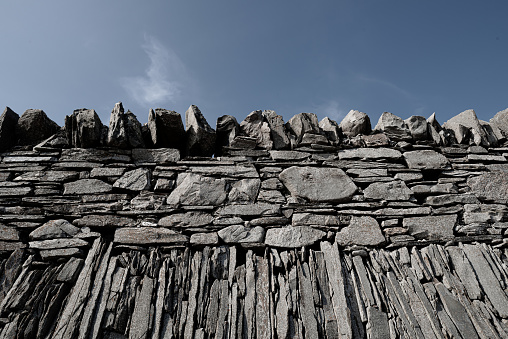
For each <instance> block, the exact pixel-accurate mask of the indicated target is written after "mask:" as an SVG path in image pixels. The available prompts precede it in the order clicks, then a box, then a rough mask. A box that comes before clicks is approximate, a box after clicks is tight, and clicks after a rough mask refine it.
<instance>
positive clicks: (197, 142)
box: [185, 105, 216, 157]
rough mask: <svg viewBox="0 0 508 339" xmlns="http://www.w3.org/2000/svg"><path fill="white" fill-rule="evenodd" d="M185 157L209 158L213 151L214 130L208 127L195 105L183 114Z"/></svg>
mask: <svg viewBox="0 0 508 339" xmlns="http://www.w3.org/2000/svg"><path fill="white" fill-rule="evenodd" d="M185 127H186V134H187V144H186V145H187V148H186V154H187V155H195V156H204V157H211V156H212V155H213V153H214V151H215V138H216V135H215V130H214V129H213V128H212V127H210V125H209V124H208V122H207V121H206V119H205V117H204V116H203V114H201V111H200V110H199V108H198V107H197V106H196V105H191V106H190V107H189V109H188V110H187V111H186V112H185Z"/></svg>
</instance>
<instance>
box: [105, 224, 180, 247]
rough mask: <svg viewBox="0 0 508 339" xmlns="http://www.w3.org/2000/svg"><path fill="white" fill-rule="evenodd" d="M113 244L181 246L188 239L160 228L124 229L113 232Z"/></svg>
mask: <svg viewBox="0 0 508 339" xmlns="http://www.w3.org/2000/svg"><path fill="white" fill-rule="evenodd" d="M113 241H114V242H115V243H120V244H130V245H150V244H181V243H187V242H188V241H189V237H187V236H185V235H183V234H181V233H178V232H175V231H172V230H168V229H166V228H161V227H157V228H156V227H125V228H117V229H116V230H115V236H114V240H113Z"/></svg>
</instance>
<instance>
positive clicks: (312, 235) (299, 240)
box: [265, 226, 326, 248]
mask: <svg viewBox="0 0 508 339" xmlns="http://www.w3.org/2000/svg"><path fill="white" fill-rule="evenodd" d="M325 236H326V233H325V232H323V231H320V230H318V229H315V228H312V227H309V226H287V227H280V228H270V229H268V230H267V231H266V238H265V244H266V245H268V246H274V247H283V248H298V247H302V246H311V245H313V244H314V243H316V242H317V241H319V240H321V239H323V238H324V237H325Z"/></svg>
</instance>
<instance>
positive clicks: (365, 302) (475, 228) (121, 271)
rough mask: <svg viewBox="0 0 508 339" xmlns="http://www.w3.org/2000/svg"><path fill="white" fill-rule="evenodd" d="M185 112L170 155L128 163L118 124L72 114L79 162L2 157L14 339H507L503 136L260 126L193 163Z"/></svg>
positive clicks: (62, 154)
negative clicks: (91, 145) (93, 145)
mask: <svg viewBox="0 0 508 339" xmlns="http://www.w3.org/2000/svg"><path fill="white" fill-rule="evenodd" d="M191 108H192V112H190V113H189V114H191V115H193V118H192V119H195V120H196V121H195V122H191V123H190V124H188V126H191V125H192V126H195V129H194V127H193V129H194V131H193V132H188V134H187V136H186V134H185V133H186V132H185V130H184V129H183V125H180V124H181V118H180V116H179V115H177V114H176V113H175V114H173V113H169V112H168V111H163V110H155V111H154V110H152V111H151V113H150V114H151V115H152V117H151V118H150V123H149V129H148V131H150V136H151V137H152V142H153V144H154V145H155V147H156V148H148V149H146V148H142V147H141V146H136V147H134V145H133V144H130V141H129V140H131V136H137V137H139V135H140V134H138V133H137V132H135V133H134V132H132V131H133V130H132V129H129V127H128V125H129V123H130V122H128V121H127V120H128V119H129V118H126V119H127V120H125V117H124V116H126V115H127V114H125V113H122V109H121V107H119V106H117V107H116V108H115V110H114V112H113V113H114V114H113V115H115V117H114V118H113V121H116V122H115V123H113V124H111V125H110V126H111V129H110V130H109V133H104V129H102V128H101V129H102V130H103V132H101V134H100V137H99V134H98V133H97V130H96V129H95V128H96V127H97V126H101V124H100V121H98V120H97V119H96V118H95V114H94V112H93V111H91V110H78V111H76V112H74V114H73V115H72V116H70V117H68V120H67V121H68V123H67V124H66V131H65V132H66V133H65V135H64V136H63V138H64V139H68V140H67V141H68V142H67V143H61V144H57V143H53V144H51V146H48V145H49V144H45V146H41V145H39V146H36V147H35V148H34V149H33V150H30V147H26V146H25V145H18V146H20V147H17V146H16V147H14V148H10V149H9V150H8V151H5V152H3V153H0V338H16V337H17V338H238V337H241V338H294V337H299V338H304V337H305V338H364V337H367V338H404V337H415V338H416V337H418V338H506V337H508V327H507V326H506V324H507V323H508V306H507V305H508V295H507V292H506V291H507V286H508V269H507V267H508V240H507V239H508V237H507V234H506V232H507V229H508V205H507V203H508V194H507V193H506V192H508V186H507V185H508V161H507V159H506V156H507V154H508V148H506V147H505V145H504V144H499V142H500V140H502V139H501V138H497V139H496V140H497V141H495V143H494V142H493V141H492V140H494V139H493V138H489V132H488V131H489V129H488V128H486V127H485V126H487V127H488V126H491V125H485V124H484V123H483V122H481V123H480V126H482V128H483V131H484V132H485V134H482V133H481V130H479V129H478V125H476V124H469V125H468V124H467V123H466V122H463V123H458V122H457V120H453V121H451V122H449V124H450V125H452V124H455V123H457V124H458V125H460V126H462V127H457V128H458V129H457V130H456V131H458V132H463V133H464V135H466V136H468V137H467V138H469V139H467V138H466V137H464V139H463V140H466V139H467V140H468V142H467V144H451V143H453V142H456V141H457V140H454V138H457V133H458V132H457V133H456V131H448V132H447V130H446V128H442V127H441V126H439V125H438V124H437V121H436V120H435V117H431V118H430V119H429V120H424V119H423V118H421V117H412V118H410V119H408V120H406V121H403V120H401V119H400V120H399V119H396V117H393V116H391V115H385V117H384V118H383V119H380V120H381V121H380V122H381V124H378V128H376V129H377V134H373V135H361V136H359V135H358V134H355V135H352V134H351V135H348V134H347V133H346V131H345V129H344V128H343V127H344V126H346V125H347V124H341V125H340V126H342V127H340V126H338V125H337V124H334V123H333V122H331V121H327V120H325V121H324V122H323V123H318V122H317V119H316V118H315V115H312V114H299V115H298V116H296V117H295V118H294V119H292V120H291V121H290V122H288V123H287V124H284V123H283V121H282V118H280V117H279V116H278V115H276V114H275V112H273V111H255V112H253V113H251V115H249V117H248V119H246V120H245V121H244V122H242V125H241V126H239V125H238V123H237V122H236V119H232V118H229V117H223V118H221V119H220V121H219V122H218V124H217V138H218V139H217V140H218V141H217V144H216V145H211V146H212V148H210V149H211V150H214V149H217V148H216V146H217V145H219V144H220V146H221V148H220V150H221V152H222V156H221V157H215V158H211V157H208V158H207V157H202V156H201V157H196V156H193V155H203V153H200V152H203V149H202V148H201V150H199V151H193V150H191V148H188V147H187V146H188V145H189V144H187V143H188V142H190V141H189V140H191V139H192V140H193V141H192V142H193V145H198V144H200V143H202V142H203V141H204V140H211V139H208V138H209V135H208V136H205V134H206V133H208V132H209V133H211V134H213V133H212V132H211V128H210V127H209V126H208V127H206V126H207V124H206V125H205V123H204V122H203V120H201V118H200V117H199V116H200V113H199V114H198V110H197V108H194V107H191ZM358 113H359V112H358ZM7 114H10V113H7ZM7 114H6V115H7ZM38 114H40V112H39V113H38ZM499 114H501V113H499ZM10 115H11V117H12V114H10ZM80 115H82V119H83V120H79V121H81V122H79V123H78V117H79V116H80ZM353 115H357V116H359V119H360V120H361V114H360V115H358V114H357V113H355V114H353ZM169 117H171V118H175V120H171V119H169ZM473 117H474V116H473V114H472V113H471V112H468V113H467V114H463V117H461V119H466V120H467V121H471V119H472V118H473ZM14 118H15V116H14ZM166 118H167V119H166ZM470 118H471V119H470ZM80 119H81V118H80ZM115 119H116V120H115ZM158 119H159V120H158ZM178 119H180V120H178ZM192 119H189V120H192ZM203 119H204V118H203ZM468 119H469V120H468ZM14 120H15V119H13V120H11V123H14ZM20 120H21V119H20ZM170 120H171V121H173V122H171V123H170V122H169V121H170ZM198 120H199V121H198ZM350 120H351V119H350ZM473 120H474V119H473ZM3 121H5V120H3ZM122 121H123V123H122ZM178 121H179V123H178ZM496 121H499V122H497V124H498V125H499V126H501V121H503V120H502V119H501V118H500V117H498V118H496ZM131 122H132V121H131ZM350 122H351V121H350ZM122 124H123V125H122ZM369 125H370V124H369ZM122 126H123V127H122ZM133 126H138V125H137V124H134V125H133ZM175 126H176V129H175V130H174V131H176V132H175V133H180V132H182V131H183V132H182V133H181V134H180V136H181V137H182V139H181V140H175V139H173V140H169V139H168V138H167V135H166V133H167V131H168V130H171V129H172V128H175ZM349 126H350V131H352V130H355V128H356V127H355V128H353V127H351V125H349ZM424 126H426V128H427V129H426V131H427V134H425V132H424V130H425V128H424ZM1 127H2V126H0V130H1ZM138 127H139V126H138ZM491 127H492V129H491V131H494V130H495V129H494V127H495V126H494V125H492V126H491ZM147 128H148V127H147ZM454 128H455V127H454ZM496 128H498V129H499V130H501V131H502V129H501V127H496ZM159 129H160V130H159ZM200 129H203V131H201V132H200ZM16 130H17V129H16ZM134 130H135V131H142V129H141V128H139V129H138V128H137V127H134ZM162 130H164V131H165V132H164V133H161V134H159V132H160V131H162ZM188 130H189V129H188ZM361 130H362V131H363V132H358V131H359V130H356V131H357V132H354V133H369V132H367V130H366V129H361ZM205 132H206V133H205ZM354 133H353V134H354ZM493 133H494V132H493ZM108 135H109V137H108V138H109V139H108V138H106V139H105V138H104V137H105V136H108ZM113 135H118V139H117V140H114V139H115V138H114V137H112V136H113ZM500 135H502V134H500ZM173 136H174V135H173ZM475 136H476V139H475ZM477 136H480V138H478V137H477ZM50 137H51V136H50ZM137 137H136V138H137ZM364 137H367V138H364ZM482 138H483V139H482ZM107 140H110V142H119V143H121V146H120V145H119V146H118V147H105V146H104V145H106V146H107ZM475 140H476V141H475ZM393 141H397V142H398V143H397V144H395V143H394V142H393ZM485 141H486V142H488V144H486V143H485ZM95 142H99V143H102V144H101V145H102V146H101V147H100V148H83V147H85V146H84V145H86V144H87V143H95ZM104 142H106V144H104ZM170 142H171V143H174V144H172V145H173V146H172V147H166V148H164V147H162V146H161V145H168V144H169V143H170ZM165 143H166V144H165ZM369 143H370V145H373V144H375V145H377V146H378V147H360V146H365V145H368V144H369ZM496 143H497V144H496ZM57 145H67V147H71V146H78V145H80V147H82V148H68V149H61V148H59V147H57ZM394 145H395V146H394ZM145 146H146V145H145ZM204 146H207V145H203V146H200V147H204ZM379 146H381V147H379ZM60 147H63V146H60ZM177 148H179V149H180V150H183V151H184V152H189V153H193V152H196V153H195V154H188V155H190V157H183V158H182V155H181V154H182V153H181V152H180V151H179V150H178V149H177Z"/></svg>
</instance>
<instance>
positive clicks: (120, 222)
mask: <svg viewBox="0 0 508 339" xmlns="http://www.w3.org/2000/svg"><path fill="white" fill-rule="evenodd" d="M74 224H75V225H77V226H79V227H132V226H134V225H135V224H136V221H135V220H134V219H131V218H127V217H120V216H117V215H102V214H95V215H85V216H84V217H82V218H80V219H76V220H74Z"/></svg>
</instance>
